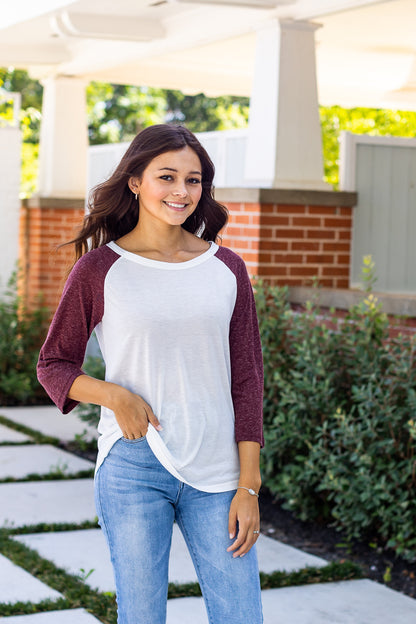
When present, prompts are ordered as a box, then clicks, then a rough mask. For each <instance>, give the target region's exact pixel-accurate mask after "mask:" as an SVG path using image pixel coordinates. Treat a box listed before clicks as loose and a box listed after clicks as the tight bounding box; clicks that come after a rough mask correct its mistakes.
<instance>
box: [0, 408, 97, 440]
mask: <svg viewBox="0 0 416 624" xmlns="http://www.w3.org/2000/svg"><path fill="white" fill-rule="evenodd" d="M0 415H1V416H5V417H6V418H9V419H10V420H12V421H13V422H15V423H19V424H21V425H25V426H26V427H30V428H31V429H34V430H35V431H39V432H40V433H43V434H44V435H48V436H53V437H54V438H58V439H59V440H62V441H64V442H69V441H70V440H74V439H75V436H76V435H82V434H83V432H84V431H85V430H86V431H87V434H86V438H85V439H86V440H95V439H96V438H97V437H98V434H97V430H96V429H95V427H90V426H88V425H87V424H86V423H84V422H82V421H81V420H80V419H79V418H78V416H77V415H76V411H75V410H74V411H72V412H70V413H69V414H62V412H60V410H59V409H58V408H57V407H55V406H54V405H45V406H36V407H0Z"/></svg>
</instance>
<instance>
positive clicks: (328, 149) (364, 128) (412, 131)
mask: <svg viewBox="0 0 416 624" xmlns="http://www.w3.org/2000/svg"><path fill="white" fill-rule="evenodd" d="M320 113H321V125H322V138H323V152H324V167H325V179H326V181H327V182H329V184H332V185H333V186H334V188H337V187H338V175H339V139H340V135H341V132H342V131H347V132H353V133H354V134H370V135H377V136H386V135H389V136H401V137H415V136H416V112H410V111H407V112H406V111H398V110H385V109H377V108H349V109H346V108H341V106H321V108H320Z"/></svg>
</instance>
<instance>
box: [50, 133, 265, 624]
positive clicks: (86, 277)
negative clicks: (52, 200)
mask: <svg viewBox="0 0 416 624" xmlns="http://www.w3.org/2000/svg"><path fill="white" fill-rule="evenodd" d="M213 177H214V167H213V164H212V162H211V160H210V159H209V156H208V155H207V153H206V151H205V150H204V149H203V147H202V146H201V144H200V143H199V142H198V140H197V139H196V137H195V136H194V135H193V134H192V133H191V132H190V131H188V130H187V129H186V128H183V127H178V126H169V125H158V126H152V127H150V128H146V129H145V130H143V131H142V132H140V133H139V134H138V135H137V137H136V138H135V139H134V140H133V142H132V143H131V145H130V147H129V148H128V150H127V152H126V154H125V156H124V157H123V158H122V160H121V162H120V164H119V166H118V167H117V169H116V170H115V172H114V173H113V175H112V176H111V177H110V178H109V180H108V181H106V182H104V183H103V184H101V185H99V186H98V187H97V188H96V189H95V190H94V192H93V193H92V198H91V201H90V212H89V214H88V216H87V217H86V218H85V222H84V225H83V228H82V230H81V232H80V234H79V236H78V237H77V238H76V239H75V241H74V242H75V247H76V252H77V256H78V258H79V259H78V261H77V262H76V264H75V266H74V268H73V270H72V272H71V274H70V276H69V278H68V281H67V283H66V286H65V289H64V292H63V295H62V299H61V302H60V304H59V306H58V309H57V312H56V314H55V317H54V320H53V322H52V324H51V327H50V330H49V333H48V337H47V339H46V342H45V344H44V345H43V347H42V350H41V353H40V357H39V363H38V377H39V380H40V382H41V383H42V385H43V386H44V387H45V389H46V390H47V392H48V393H49V395H50V396H51V398H52V399H53V401H54V402H55V403H56V405H58V407H59V408H60V409H61V410H62V412H64V413H67V412H69V411H70V410H71V409H72V408H73V407H75V406H76V405H77V403H78V402H79V401H83V402H90V403H95V404H97V405H101V406H102V408H101V419H100V424H99V433H100V438H99V442H98V458H97V468H96V478H95V492H96V494H95V496H96V506H97V513H98V517H99V522H100V525H101V527H102V529H103V531H104V533H105V535H106V539H107V541H108V545H109V548H110V552H111V559H112V563H113V568H114V575H115V581H116V588H117V603H118V622H119V624H163V623H164V622H165V621H166V599H167V587H168V560H169V550H170V542H171V536H172V527H173V522H174V521H176V522H177V524H178V525H179V527H180V529H181V531H182V533H183V535H184V538H185V541H186V543H187V545H188V548H189V551H190V554H191V556H192V559H193V562H194V565H195V568H196V572H197V574H198V579H199V582H200V585H201V589H202V592H203V596H204V600H205V604H206V608H207V612H208V619H209V622H210V624H243V623H244V624H245V623H246V622H249V623H250V624H260V623H261V622H262V614H261V598H260V586H259V574H258V566H257V559H256V553H255V548H252V547H253V545H254V544H255V542H256V540H257V538H258V535H259V522H260V520H259V509H258V491H259V488H260V471H259V453H260V446H261V445H262V443H263V437H262V387H263V381H262V358H261V346H260V340H259V332H258V325H257V318H256V313H255V306H254V300H253V293H252V289H251V285H250V281H249V278H248V275H247V271H246V268H245V265H244V263H243V261H242V260H241V259H240V258H239V257H238V256H237V255H236V254H234V253H233V252H232V251H230V250H229V249H226V248H224V247H219V246H218V245H217V244H216V243H215V240H216V238H217V235H218V232H219V231H220V229H221V228H222V227H223V226H224V225H225V223H226V221H227V213H226V209H225V208H224V206H221V204H218V203H217V202H216V201H215V200H214V199H213V196H212V181H213ZM91 247H92V249H91ZM89 248H90V250H89ZM94 329H95V332H96V335H97V338H98V342H99V344H100V348H101V351H102V354H103V357H104V360H105V365H106V378H105V381H100V380H98V379H94V378H91V377H89V376H87V375H85V374H83V371H82V370H81V366H82V363H83V359H84V354H85V348H86V344H87V341H88V338H89V336H90V335H91V332H92V331H93V330H94Z"/></svg>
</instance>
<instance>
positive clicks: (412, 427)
mask: <svg viewBox="0 0 416 624" xmlns="http://www.w3.org/2000/svg"><path fill="white" fill-rule="evenodd" d="M370 278H371V276H370ZM370 278H369V280H368V281H369V282H371V279H370ZM367 290H368V289H367ZM287 295H288V292H287V289H286V288H277V287H267V286H265V285H264V284H261V283H259V284H257V286H256V302H257V309H258V314H259V323H260V331H261V336H262V344H263V350H264V364H265V396H264V419H265V448H264V450H263V453H262V471H263V482H264V484H265V485H266V486H267V487H268V488H269V489H270V490H271V492H272V493H273V494H274V495H276V496H277V497H278V498H280V499H281V500H282V501H283V502H284V506H285V507H286V508H289V509H291V510H293V511H295V513H296V514H297V515H298V516H299V517H300V518H302V519H313V520H317V519H321V520H325V521H328V520H332V521H333V523H334V524H335V526H337V527H338V528H341V529H343V530H344V531H345V532H346V534H347V536H348V537H349V538H360V539H363V538H364V539H366V538H369V537H370V536H371V538H372V539H374V537H378V539H379V540H380V541H382V542H383V543H384V544H385V545H387V546H389V547H392V548H394V549H395V550H396V551H397V552H398V553H400V554H402V555H404V556H405V557H407V558H409V559H412V558H415V557H416V525H415V522H414V518H415V517H416V488H415V485H416V418H415V413H416V411H415V410H416V365H415V353H416V340H415V339H414V338H413V337H411V338H409V337H404V336H399V337H397V338H394V339H391V338H390V336H389V323H388V319H387V317H386V315H385V314H383V312H382V309H381V305H380V304H379V303H378V301H377V299H376V298H375V297H374V296H373V295H372V294H371V293H367V295H364V296H363V300H362V301H361V302H360V303H359V304H358V305H355V306H353V307H352V308H351V309H350V310H349V311H348V314H347V316H346V317H345V319H343V320H340V319H338V318H323V317H322V316H321V314H320V311H319V309H318V308H317V307H316V306H315V305H314V303H313V302H310V303H308V304H307V305H306V308H305V310H304V311H302V312H301V313H296V312H293V311H292V310H291V307H290V305H289V302H288V296H287Z"/></svg>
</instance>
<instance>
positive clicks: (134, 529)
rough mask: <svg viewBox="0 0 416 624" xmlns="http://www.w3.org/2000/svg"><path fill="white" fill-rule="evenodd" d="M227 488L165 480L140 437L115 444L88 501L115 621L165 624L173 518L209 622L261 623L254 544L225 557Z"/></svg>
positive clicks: (229, 495) (168, 476)
mask: <svg viewBox="0 0 416 624" xmlns="http://www.w3.org/2000/svg"><path fill="white" fill-rule="evenodd" d="M234 494H235V491H231V492H221V493H213V494H212V493H207V492H201V491H200V490H197V489H195V488H193V487H191V486H189V485H186V484H184V483H182V482H181V481H179V480H178V479H176V478H175V477H174V476H173V475H171V474H170V473H169V472H168V471H167V470H166V469H165V468H164V467H163V466H162V465H161V464H160V462H159V461H158V460H157V459H156V457H155V456H154V454H153V452H152V451H151V449H150V447H149V445H148V443H147V440H146V438H145V437H144V438H139V439H137V440H132V441H129V440H126V439H124V438H122V439H120V440H118V441H117V442H116V443H115V444H114V446H113V447H112V449H111V451H110V453H109V455H108V456H107V457H106V459H105V460H104V463H103V464H102V466H101V467H100V468H99V470H98V472H97V475H96V483H95V499H96V507H97V513H98V517H99V522H100V525H101V527H102V529H103V532H104V534H105V536H106V539H107V542H108V545H109V548H110V553H111V560H112V564H113V570H114V576H115V581H116V589H117V603H118V624H165V623H166V601H167V591H168V565H169V552H170V545H171V539H172V529H173V523H174V521H176V522H177V523H178V526H179V528H180V529H181V531H182V534H183V536H184V538H185V541H186V543H187V546H188V549H189V552H190V554H191V557H192V560H193V563H194V566H195V570H196V573H197V575H198V580H199V583H200V586H201V589H202V593H203V596H204V601H205V606H206V610H207V614H208V621H209V624H247V623H249V624H262V622H263V616H262V607H261V593H260V583H259V571H258V564H257V555H256V550H255V546H254V547H253V548H252V549H251V550H250V551H249V552H248V553H247V554H246V555H245V556H244V557H237V558H235V559H234V558H233V557H232V553H228V552H227V548H228V546H229V545H230V544H231V543H232V540H230V539H229V536H228V511H229V508H230V503H231V500H232V498H233V496H234Z"/></svg>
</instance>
